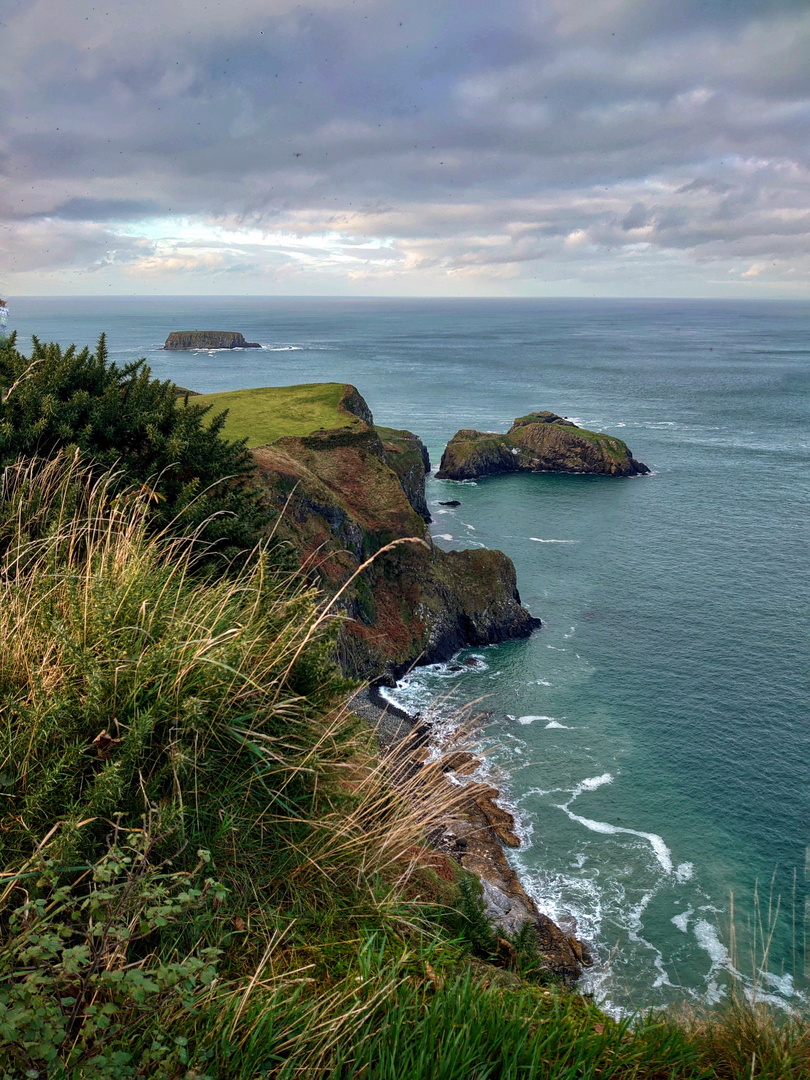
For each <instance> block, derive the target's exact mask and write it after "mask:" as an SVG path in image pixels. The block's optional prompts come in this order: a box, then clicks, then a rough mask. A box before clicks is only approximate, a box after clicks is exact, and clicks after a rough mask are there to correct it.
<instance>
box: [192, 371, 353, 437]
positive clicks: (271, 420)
mask: <svg viewBox="0 0 810 1080" xmlns="http://www.w3.org/2000/svg"><path fill="white" fill-rule="evenodd" d="M345 389H346V387H345V384H344V383H304V384H301V385H298V386H263V387H260V388H258V389H255V390H230V391H227V392H225V393H221V394H200V395H198V396H195V397H194V399H193V401H194V404H195V405H197V404H201V405H213V406H214V408H213V410H212V412H213V414H214V415H216V414H217V413H219V412H221V411H222V410H223V409H227V410H228V417H227V419H226V421H225V427H224V430H223V435H225V437H226V438H228V439H247V445H248V446H251V447H254V446H264V445H266V444H267V443H270V442H274V441H275V440H276V439H280V438H282V436H284V435H296V436H303V435H310V434H311V433H312V432H313V431H317V430H318V429H319V428H325V429H327V430H330V429H333V428H344V427H353V426H356V425H358V424H359V423H360V421H359V420H358V418H357V417H356V416H353V415H352V414H351V413H348V412H344V411H343V410H342V409H341V408H340V407H339V405H340V400H341V398H342V397H343V394H344V392H345Z"/></svg>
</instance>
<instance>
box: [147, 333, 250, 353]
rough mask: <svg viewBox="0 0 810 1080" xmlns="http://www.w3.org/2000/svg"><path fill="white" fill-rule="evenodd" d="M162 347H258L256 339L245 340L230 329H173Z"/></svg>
mask: <svg viewBox="0 0 810 1080" xmlns="http://www.w3.org/2000/svg"><path fill="white" fill-rule="evenodd" d="M163 348H164V349H170V350H172V349H260V348H261V345H260V344H259V343H258V341H245V339H244V336H243V335H242V334H237V333H235V332H234V331H232V330H173V331H172V332H171V334H169V336H168V337H167V338H166V342H165V344H164V346H163Z"/></svg>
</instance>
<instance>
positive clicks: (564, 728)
mask: <svg viewBox="0 0 810 1080" xmlns="http://www.w3.org/2000/svg"><path fill="white" fill-rule="evenodd" d="M542 719H545V717H543V718H542ZM549 728H559V729H560V730H561V731H571V728H570V727H568V725H567V724H561V723H559V721H557V720H551V721H549V723H548V724H546V731H548V729H549Z"/></svg>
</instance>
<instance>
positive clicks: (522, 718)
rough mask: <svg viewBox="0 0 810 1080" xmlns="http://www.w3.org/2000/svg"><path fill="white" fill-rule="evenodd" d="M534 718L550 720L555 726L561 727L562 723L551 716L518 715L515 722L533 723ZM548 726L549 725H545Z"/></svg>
mask: <svg viewBox="0 0 810 1080" xmlns="http://www.w3.org/2000/svg"><path fill="white" fill-rule="evenodd" d="M535 720H550V721H551V723H552V724H553V725H554V726H555V727H562V724H558V723H557V721H556V720H555V719H554V717H553V716H532V715H528V716H519V717H518V718H517V722H518V723H519V724H533V723H534V722H535ZM547 726H550V725H547Z"/></svg>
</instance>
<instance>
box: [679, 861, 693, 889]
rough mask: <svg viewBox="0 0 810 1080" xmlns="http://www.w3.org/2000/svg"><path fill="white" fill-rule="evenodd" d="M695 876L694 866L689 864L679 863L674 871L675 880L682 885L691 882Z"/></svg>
mask: <svg viewBox="0 0 810 1080" xmlns="http://www.w3.org/2000/svg"><path fill="white" fill-rule="evenodd" d="M694 876H695V864H694V863H690V862H682V863H679V864H678V866H677V869H676V870H675V877H676V879H677V880H678V881H679V882H680V883H681V884H683V883H684V882H685V881H691V880H692V878H693V877H694Z"/></svg>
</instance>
